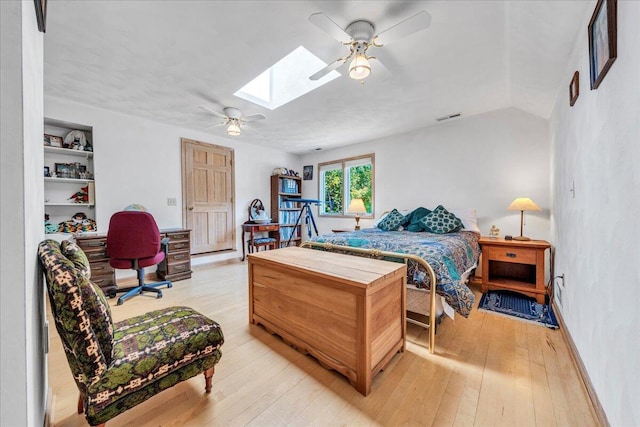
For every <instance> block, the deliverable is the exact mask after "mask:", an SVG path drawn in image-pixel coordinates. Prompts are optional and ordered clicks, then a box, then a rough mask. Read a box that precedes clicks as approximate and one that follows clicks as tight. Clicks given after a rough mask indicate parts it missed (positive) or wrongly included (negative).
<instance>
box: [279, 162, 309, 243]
mask: <svg viewBox="0 0 640 427" xmlns="http://www.w3.org/2000/svg"><path fill="white" fill-rule="evenodd" d="M301 197H302V178H300V177H299V176H289V175H271V220H272V221H278V223H280V244H281V245H282V246H287V242H289V239H291V246H293V245H295V246H299V245H300V241H301V239H300V236H301V235H302V224H301V223H298V225H297V226H296V225H295V224H296V220H297V219H298V215H300V208H301V207H302V206H301V204H300V202H296V201H291V200H286V199H300V198H301Z"/></svg>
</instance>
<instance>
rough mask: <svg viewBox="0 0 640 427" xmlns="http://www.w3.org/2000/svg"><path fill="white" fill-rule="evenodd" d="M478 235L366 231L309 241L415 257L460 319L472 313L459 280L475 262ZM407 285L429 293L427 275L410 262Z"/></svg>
mask: <svg viewBox="0 0 640 427" xmlns="http://www.w3.org/2000/svg"><path fill="white" fill-rule="evenodd" d="M478 238H479V236H478V234H477V233H474V232H471V231H460V232H457V233H448V234H434V233H426V232H420V233H413V232H410V231H382V230H380V229H379V228H367V229H362V230H360V231H353V232H347V233H335V234H324V235H322V236H317V237H314V238H312V239H311V240H312V241H315V242H320V243H331V244H334V245H341V246H353V247H356V248H366V249H379V250H382V251H388V252H397V253H405V254H414V255H418V256H419V257H421V258H422V259H424V260H425V261H427V263H429V265H430V266H431V268H433V272H434V273H435V275H436V283H437V285H436V292H437V293H438V294H439V295H442V296H443V297H444V298H445V300H446V301H447V303H449V305H450V306H451V307H453V308H454V309H455V310H456V311H457V312H458V313H460V314H461V315H462V316H464V317H467V316H469V313H470V312H471V309H472V307H473V303H474V301H475V296H474V295H473V292H471V290H470V289H469V288H468V287H467V285H466V284H465V283H461V280H460V278H461V276H462V275H463V274H464V272H465V271H467V270H469V269H470V268H471V267H473V266H474V265H475V264H476V263H477V262H478V257H479V256H480V245H478ZM407 282H408V283H412V284H414V285H416V286H417V287H419V288H425V289H429V275H428V274H427V272H426V271H425V270H424V267H422V266H420V265H419V264H417V263H415V262H411V261H409V264H408V271H407Z"/></svg>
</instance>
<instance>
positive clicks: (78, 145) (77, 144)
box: [62, 130, 87, 151]
mask: <svg viewBox="0 0 640 427" xmlns="http://www.w3.org/2000/svg"><path fill="white" fill-rule="evenodd" d="M62 145H63V147H64V148H69V149H71V150H78V151H83V150H84V146H85V145H87V137H86V136H85V135H84V132H82V131H81V130H72V131H71V132H69V133H68V134H67V136H65V137H64V142H63V144H62Z"/></svg>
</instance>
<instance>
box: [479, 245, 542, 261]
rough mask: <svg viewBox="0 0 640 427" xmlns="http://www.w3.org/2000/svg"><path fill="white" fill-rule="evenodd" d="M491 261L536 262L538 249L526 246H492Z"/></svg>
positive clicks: (489, 252) (489, 254) (489, 253)
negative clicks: (526, 247)
mask: <svg viewBox="0 0 640 427" xmlns="http://www.w3.org/2000/svg"><path fill="white" fill-rule="evenodd" d="M487 255H488V258H489V261H502V262H513V263H518V264H532V265H535V264H536V258H537V256H536V251H535V250H531V249H525V248H504V247H499V246H498V247H491V248H489V251H488V254H487Z"/></svg>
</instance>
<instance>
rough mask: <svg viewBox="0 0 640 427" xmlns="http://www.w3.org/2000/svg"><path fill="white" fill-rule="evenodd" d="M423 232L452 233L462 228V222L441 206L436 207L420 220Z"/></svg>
mask: <svg viewBox="0 0 640 427" xmlns="http://www.w3.org/2000/svg"><path fill="white" fill-rule="evenodd" d="M420 224H421V225H422V227H423V228H424V230H425V231H428V232H430V233H437V234H446V233H453V232H455V231H460V230H462V228H463V227H464V225H463V224H462V221H460V219H459V218H458V217H456V216H455V215H454V214H452V213H451V212H449V211H447V210H446V209H445V208H444V207H443V206H442V205H438V207H437V208H435V209H434V210H433V212H431V213H430V214H428V215H426V216H425V217H423V218H422V219H420Z"/></svg>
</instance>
